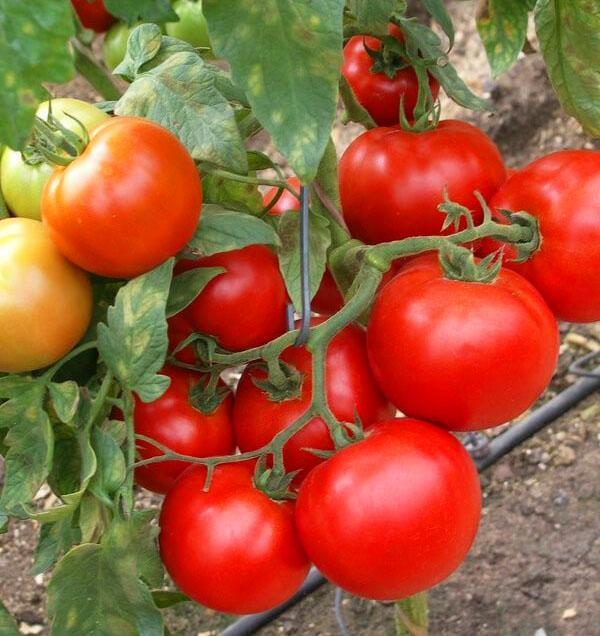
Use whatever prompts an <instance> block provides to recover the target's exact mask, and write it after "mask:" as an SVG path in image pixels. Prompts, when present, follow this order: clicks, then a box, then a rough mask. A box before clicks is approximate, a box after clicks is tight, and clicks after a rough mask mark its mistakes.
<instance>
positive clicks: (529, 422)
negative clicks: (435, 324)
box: [219, 369, 600, 636]
mask: <svg viewBox="0 0 600 636" xmlns="http://www.w3.org/2000/svg"><path fill="white" fill-rule="evenodd" d="M598 371H599V369H596V371H595V372H594V373H598ZM594 373H592V374H589V375H588V376H586V377H582V378H581V379H580V380H578V381H577V382H575V383H573V384H572V385H571V386H570V387H568V388H566V389H565V390H564V391H562V392H561V393H559V394H558V395H557V396H556V397H554V398H552V399H551V400H550V401H549V402H546V404H544V405H542V406H541V407H540V408H539V409H536V410H535V411H534V412H533V413H531V415H530V416H529V417H526V418H525V419H524V420H522V421H521V422H519V423H517V424H515V425H514V426H512V427H511V428H509V429H508V430H507V431H505V432H504V433H502V434H501V435H498V437H496V438H495V439H493V440H492V441H491V442H490V443H489V444H488V445H487V446H486V447H485V449H483V452H482V453H480V454H479V457H478V458H477V459H475V464H476V465H477V470H479V472H481V471H483V470H485V469H486V468H489V467H490V466H491V465H492V464H495V463H496V462H497V461H498V460H499V459H500V458H502V457H504V455H506V454H507V453H509V452H510V451H511V450H513V449H514V448H516V447H517V446H518V445H519V444H521V443H522V442H524V441H525V440H527V439H529V438H530V437H533V436H534V435H535V434H536V433H537V432H538V431H540V430H541V429H543V428H544V427H545V426H548V424H551V423H552V422H553V421H554V420H556V419H557V418H559V417H560V416H561V415H564V414H565V413H566V412H567V411H568V410H569V409H571V408H573V407H574V406H575V405H576V404H578V403H579V402H581V401H582V400H583V399H584V398H586V397H587V396H588V395H591V394H592V393H593V392H594V391H596V390H598V389H600V376H596V375H594ZM324 583H327V580H326V579H325V578H324V577H323V576H322V575H321V574H320V573H319V572H318V571H317V570H314V569H313V570H311V571H310V573H309V575H308V576H307V577H306V580H305V581H304V583H303V584H302V587H301V588H300V589H299V590H298V591H297V592H296V594H294V596H292V597H291V598H290V599H289V600H287V601H286V602H285V603H282V604H281V605H278V606H277V607H275V608H273V609H272V610H269V611H268V612H263V613H262V614H252V615H250V616H244V617H242V618H240V619H238V620H237V621H236V622H235V623H232V624H231V625H230V626H229V627H227V628H226V629H224V630H223V631H222V632H221V633H220V634H219V636H250V635H251V634H254V633H256V632H257V631H258V630H259V629H260V628H261V627H264V626H265V625H268V624H269V623H271V622H272V621H273V620H275V619H276V618H277V617H278V616H280V615H281V614H283V613H284V612H285V611H286V610H288V609H289V608H290V607H293V606H294V605H296V604H297V603H299V602H300V601H301V600H302V599H303V598H305V597H306V596H308V595H309V594H311V593H312V592H314V591H315V590H316V589H317V588H319V587H321V586H322V585H323V584H324Z"/></svg>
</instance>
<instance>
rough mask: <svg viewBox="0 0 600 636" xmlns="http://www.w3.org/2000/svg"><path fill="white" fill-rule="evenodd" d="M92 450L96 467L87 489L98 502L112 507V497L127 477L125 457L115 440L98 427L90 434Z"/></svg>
mask: <svg viewBox="0 0 600 636" xmlns="http://www.w3.org/2000/svg"><path fill="white" fill-rule="evenodd" d="M92 448H93V449H94V452H95V454H96V460H97V462H98V466H97V468H96V472H95V474H94V476H93V477H92V479H91V481H90V485H89V489H90V491H91V492H93V493H94V495H96V497H98V499H99V500H100V501H102V502H104V503H106V504H107V505H108V506H112V498H113V495H114V494H115V493H116V492H117V490H118V489H119V487H120V486H121V485H122V483H123V482H124V481H125V477H126V476H127V463H126V461H125V456H124V455H123V451H122V450H121V448H120V446H119V444H118V443H117V441H116V440H115V438H114V437H113V436H112V435H111V434H110V433H108V432H107V431H105V430H103V429H101V428H99V427H95V428H94V430H93V432H92Z"/></svg>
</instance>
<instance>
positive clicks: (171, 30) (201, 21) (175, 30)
mask: <svg viewBox="0 0 600 636" xmlns="http://www.w3.org/2000/svg"><path fill="white" fill-rule="evenodd" d="M173 10H174V11H175V13H176V14H177V15H178V16H179V22H167V24H166V25H165V28H166V31H167V35H170V36H172V37H174V38H179V39H180V40H183V41H184V42H187V43H188V44H191V45H192V46H193V47H195V48H202V49H204V50H202V51H200V53H201V54H202V56H203V57H206V58H208V59H213V58H214V55H213V52H212V49H211V47H210V40H209V39H208V29H207V26H206V18H205V17H204V13H203V12H202V0H197V1H194V0H176V2H174V3H173Z"/></svg>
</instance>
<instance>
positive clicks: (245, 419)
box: [233, 319, 394, 485]
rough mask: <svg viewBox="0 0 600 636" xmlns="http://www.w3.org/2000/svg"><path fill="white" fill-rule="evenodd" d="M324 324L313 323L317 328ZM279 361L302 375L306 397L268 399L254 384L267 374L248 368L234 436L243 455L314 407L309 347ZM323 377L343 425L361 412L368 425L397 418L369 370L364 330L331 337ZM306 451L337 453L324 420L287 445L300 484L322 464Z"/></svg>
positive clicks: (289, 463) (287, 455) (238, 395)
mask: <svg viewBox="0 0 600 636" xmlns="http://www.w3.org/2000/svg"><path fill="white" fill-rule="evenodd" d="M321 321H322V320H320V319H314V320H313V324H318V322H321ZM281 359H282V360H283V361H284V362H287V363H288V364H290V365H292V366H293V367H294V368H296V369H297V370H298V371H300V372H301V373H303V374H304V382H303V385H302V394H301V396H300V397H298V398H294V399H290V400H285V401H283V402H275V401H273V400H270V399H269V396H268V395H267V394H266V393H264V392H263V391H262V390H261V389H259V388H258V387H257V386H256V385H255V384H254V381H253V380H255V379H259V380H264V379H265V378H266V372H265V371H264V370H262V369H260V368H257V367H254V366H248V367H246V369H245V370H244V372H243V374H242V377H241V379H240V382H239V384H238V387H237V392H236V396H235V402H234V408H233V421H234V427H235V435H236V439H237V443H238V446H239V448H240V450H241V451H251V450H255V449H257V448H260V447H261V446H263V445H265V444H267V443H269V442H270V441H271V440H272V439H273V437H274V436H275V435H276V434H277V433H278V432H279V431H281V430H283V429H284V428H287V427H288V426H289V425H290V424H292V423H293V422H294V421H295V420H296V419H298V418H299V417H300V416H301V415H302V414H303V413H304V412H305V411H306V410H307V408H308V407H309V406H310V401H311V397H312V376H311V359H312V356H311V354H310V353H309V352H308V351H307V350H306V348H305V347H290V348H289V349H286V350H285V351H284V352H283V354H282V356H281ZM325 377H326V380H325V382H326V391H327V399H328V403H329V406H330V408H331V410H332V412H333V414H334V415H335V416H336V417H337V418H338V419H339V420H340V421H343V422H354V421H355V416H356V414H358V416H359V417H360V419H361V422H362V423H363V425H364V426H365V427H367V426H369V425H370V424H371V423H373V422H374V421H376V420H378V419H381V418H384V417H389V416H390V415H393V413H394V410H393V408H392V407H391V405H390V404H389V403H388V402H387V401H386V399H385V398H384V397H383V395H382V394H381V392H380V391H379V389H378V388H377V386H376V384H375V381H374V380H373V376H372V375H371V372H370V370H369V365H368V359H367V351H366V346H365V334H364V331H363V329H362V328H361V327H358V326H356V325H349V326H347V327H345V328H344V329H343V330H342V331H340V333H339V334H337V336H335V338H333V340H332V341H331V343H330V345H329V348H328V350H327V353H326V357H325ZM306 448H315V449H320V450H333V444H332V442H331V437H330V435H329V430H328V428H327V426H326V424H325V422H324V421H323V420H322V419H321V418H314V419H313V420H311V421H310V422H309V423H308V424H307V425H306V426H305V427H304V428H303V429H302V430H301V431H299V432H298V433H296V435H294V436H293V437H292V438H291V439H290V441H289V442H287V444H286V445H285V447H284V454H283V458H284V463H285V468H286V470H287V471H288V472H291V471H295V470H300V471H301V472H300V473H299V474H298V476H297V477H296V480H295V484H296V485H297V484H299V483H300V482H301V481H302V479H304V477H305V476H306V475H307V474H308V472H309V471H310V470H311V469H312V468H313V467H314V466H316V465H317V464H319V463H320V462H321V461H323V460H322V459H321V458H319V457H317V456H316V455H314V454H312V453H309V452H308V451H306V450H304V449H306Z"/></svg>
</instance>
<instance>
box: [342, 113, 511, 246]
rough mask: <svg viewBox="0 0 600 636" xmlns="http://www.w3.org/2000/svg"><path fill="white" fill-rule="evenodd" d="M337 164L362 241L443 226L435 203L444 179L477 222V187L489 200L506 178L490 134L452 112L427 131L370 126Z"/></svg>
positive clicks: (353, 227)
mask: <svg viewBox="0 0 600 636" xmlns="http://www.w3.org/2000/svg"><path fill="white" fill-rule="evenodd" d="M339 169H340V172H339V183H340V195H341V202H342V212H343V214H344V218H345V220H346V222H347V224H348V227H349V228H350V232H351V234H352V235H353V236H354V237H355V238H358V239H360V240H361V241H364V242H366V243H382V242H385V241H392V240H397V239H403V238H407V237H409V236H423V235H430V234H436V235H437V234H440V233H441V231H442V223H443V221H444V215H443V214H442V213H441V212H440V211H439V210H438V209H437V207H438V205H439V204H440V203H442V202H443V198H444V197H443V193H444V189H445V188H446V187H447V188H448V194H449V196H450V199H451V200H452V201H454V202H456V203H460V204H462V205H464V206H465V207H467V208H469V209H470V210H472V211H473V217H474V220H475V222H476V223H477V222H479V221H481V215H482V212H481V208H480V205H479V203H478V202H477V199H476V197H475V194H474V191H475V190H478V191H479V192H480V193H481V194H482V195H483V197H484V198H485V199H486V200H487V199H489V198H490V197H491V196H492V195H493V194H494V193H495V192H496V190H497V189H498V188H499V187H500V185H501V184H502V183H503V182H504V180H505V178H506V170H505V168H504V163H503V161H502V157H501V156H500V153H499V151H498V149H497V148H496V146H495V145H494V143H493V142H492V140H491V139H490V138H489V137H488V136H487V135H486V134H485V133H483V132H482V131H481V130H479V129H478V128H476V127H475V126H473V125H471V124H468V123H467V122H462V121H457V120H452V119H448V120H444V121H441V122H440V123H439V125H438V126H437V128H435V129H433V130H430V131H426V132H407V131H405V130H402V129H401V128H400V127H397V126H396V127H392V128H374V129H372V130H368V131H366V132H365V133H363V134H362V135H360V136H359V137H357V138H356V139H355V140H354V141H353V142H352V143H351V144H350V146H349V147H348V149H347V150H346V152H345V153H344V155H343V156H342V158H341V161H340V165H339ZM450 231H451V229H449V230H448V232H450Z"/></svg>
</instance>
